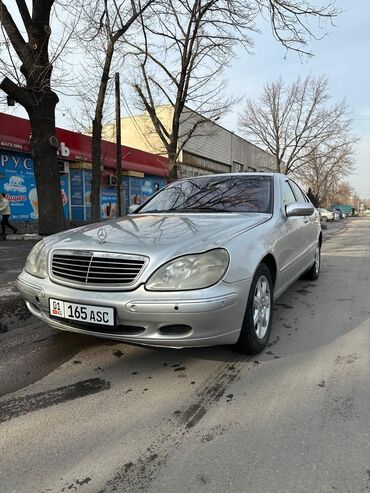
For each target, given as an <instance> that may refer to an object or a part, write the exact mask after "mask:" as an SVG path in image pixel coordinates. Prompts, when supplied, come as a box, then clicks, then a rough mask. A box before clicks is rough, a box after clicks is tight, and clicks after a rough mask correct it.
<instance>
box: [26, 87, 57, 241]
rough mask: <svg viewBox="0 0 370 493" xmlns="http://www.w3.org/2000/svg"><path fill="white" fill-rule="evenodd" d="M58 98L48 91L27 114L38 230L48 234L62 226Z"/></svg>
mask: <svg viewBox="0 0 370 493" xmlns="http://www.w3.org/2000/svg"><path fill="white" fill-rule="evenodd" d="M57 101H58V98H57V97H56V95H55V94H53V93H51V94H49V95H47V96H46V97H44V98H43V101H42V102H41V103H40V104H39V106H37V108H34V110H31V109H29V110H28V114H29V117H30V123H31V131H32V135H31V139H30V142H31V149H32V157H33V163H34V170H35V178H36V186H37V195H38V212H39V233H40V234H41V235H50V234H53V233H57V232H58V231H63V230H64V229H65V226H66V225H65V219H64V215H63V204H62V194H61V188H60V174H59V166H58V162H57V148H58V142H57V140H56V138H55V106H56V103H57Z"/></svg>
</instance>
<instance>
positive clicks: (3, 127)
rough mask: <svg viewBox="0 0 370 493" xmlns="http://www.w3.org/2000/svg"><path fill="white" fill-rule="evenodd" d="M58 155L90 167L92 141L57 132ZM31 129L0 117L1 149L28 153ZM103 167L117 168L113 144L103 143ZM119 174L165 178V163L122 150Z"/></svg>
mask: <svg viewBox="0 0 370 493" xmlns="http://www.w3.org/2000/svg"><path fill="white" fill-rule="evenodd" d="M55 135H56V137H57V139H58V141H59V151H58V152H59V154H60V156H61V158H62V159H63V160H64V161H86V162H88V163H91V160H92V157H91V147H92V139H91V137H90V136H88V135H83V134H80V133H78V132H72V131H71V130H65V129H63V128H57V129H56V132H55ZM30 136H31V126H30V122H29V121H28V120H26V119H24V118H19V117H17V116H12V115H6V114H5V113H0V148H3V149H9V150H13V151H21V152H31V147H30V143H29V141H30ZM102 164H103V166H104V167H105V168H110V169H115V168H116V144H114V143H113V142H107V141H105V140H102ZM121 165H122V170H123V171H139V172H141V173H145V174H149V175H156V176H168V160H167V158H165V157H163V156H158V155H156V154H151V153H150V152H145V151H141V150H139V149H134V148H132V147H127V146H122V161H121Z"/></svg>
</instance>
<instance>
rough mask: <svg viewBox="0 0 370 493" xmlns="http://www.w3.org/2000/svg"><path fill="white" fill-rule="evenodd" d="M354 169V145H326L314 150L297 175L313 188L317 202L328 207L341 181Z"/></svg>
mask: <svg viewBox="0 0 370 493" xmlns="http://www.w3.org/2000/svg"><path fill="white" fill-rule="evenodd" d="M353 169H354V165H353V161H352V147H351V146H350V145H346V146H341V145H338V146H336V145H331V146H330V147H327V146H326V149H325V150H324V149H320V150H315V151H312V153H311V154H310V155H309V156H308V158H307V164H306V165H305V166H302V167H300V168H299V169H298V170H297V172H296V173H295V175H296V176H297V177H298V178H299V179H300V181H301V182H302V183H303V185H304V186H305V188H306V189H307V190H308V189H310V190H311V193H312V195H313V197H314V199H315V202H316V203H317V204H319V205H320V206H323V207H328V206H329V205H330V200H331V197H332V196H333V194H334V193H335V191H336V190H337V189H338V185H339V183H341V182H342V181H343V179H344V178H345V177H346V176H348V175H349V174H351V172H352V171H353Z"/></svg>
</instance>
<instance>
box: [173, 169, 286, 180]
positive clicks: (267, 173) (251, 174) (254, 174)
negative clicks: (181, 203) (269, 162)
mask: <svg viewBox="0 0 370 493" xmlns="http://www.w3.org/2000/svg"><path fill="white" fill-rule="evenodd" d="M225 176H227V177H229V176H280V177H286V175H283V174H282V173H273V172H264V171H253V172H249V171H248V172H242V173H215V174H213V173H212V174H208V175H199V176H189V177H184V178H179V181H180V180H197V179H200V178H207V177H209V178H218V177H225Z"/></svg>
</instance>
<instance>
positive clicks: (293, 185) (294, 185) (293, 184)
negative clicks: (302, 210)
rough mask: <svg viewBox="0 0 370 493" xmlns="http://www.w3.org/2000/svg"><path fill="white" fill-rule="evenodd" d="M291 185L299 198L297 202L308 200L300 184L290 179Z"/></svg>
mask: <svg viewBox="0 0 370 493" xmlns="http://www.w3.org/2000/svg"><path fill="white" fill-rule="evenodd" d="M289 185H290V186H291V187H292V189H293V192H294V195H295V197H296V199H297V202H307V201H306V199H305V196H304V194H303V192H302V190H301V189H300V188H299V186H298V185H297V184H296V183H295V182H294V181H292V180H289Z"/></svg>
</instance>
